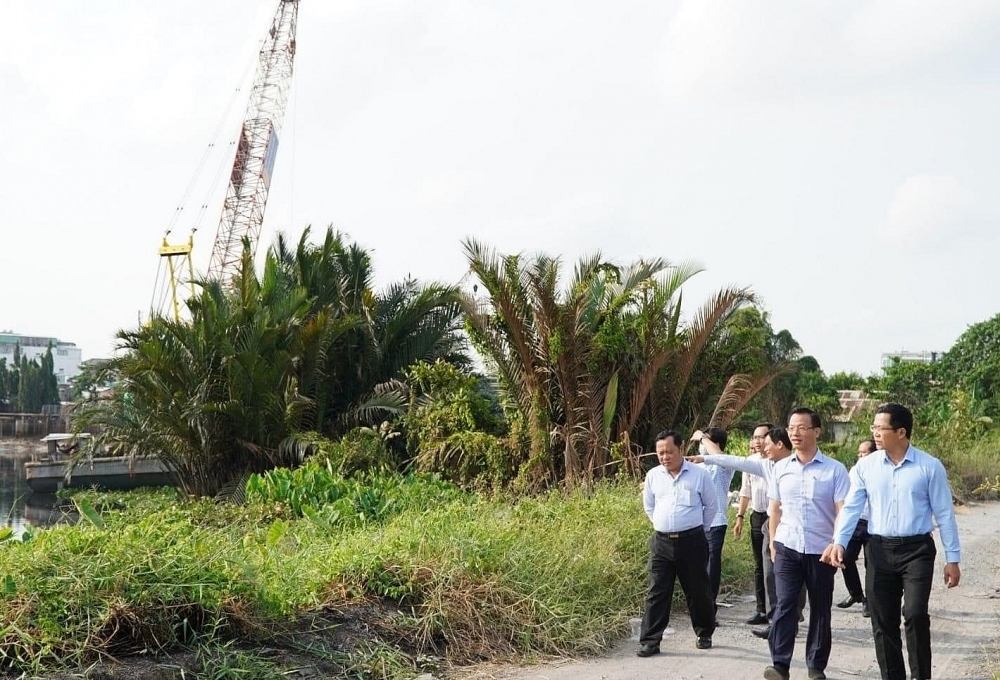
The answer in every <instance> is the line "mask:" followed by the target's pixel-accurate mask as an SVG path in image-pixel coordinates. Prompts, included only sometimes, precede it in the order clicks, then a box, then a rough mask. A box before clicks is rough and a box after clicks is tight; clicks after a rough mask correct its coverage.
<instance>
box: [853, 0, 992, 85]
mask: <svg viewBox="0 0 1000 680" xmlns="http://www.w3.org/2000/svg"><path fill="white" fill-rule="evenodd" d="M998 21H1000V4H998V3H996V2H994V1H993V0H962V1H961V2H953V1H951V0H874V1H869V2H867V3H865V4H864V5H863V6H862V7H860V8H859V9H858V10H857V11H855V12H854V14H853V15H852V16H851V18H850V20H849V21H848V23H847V26H846V33H845V37H846V39H847V43H848V45H849V46H850V48H851V50H852V52H853V56H854V57H855V59H856V60H857V62H858V63H859V64H868V65H869V66H870V67H871V66H874V67H875V68H886V67H894V66H898V65H902V64H906V63H909V62H913V61H917V60H921V59H923V58H925V57H928V56H931V55H933V54H935V53H938V52H945V51H948V50H953V49H959V50H963V51H969V50H971V49H974V48H978V47H979V46H981V45H982V44H983V42H984V41H988V40H989V39H990V38H991V37H995V36H996V34H997V25H998Z"/></svg>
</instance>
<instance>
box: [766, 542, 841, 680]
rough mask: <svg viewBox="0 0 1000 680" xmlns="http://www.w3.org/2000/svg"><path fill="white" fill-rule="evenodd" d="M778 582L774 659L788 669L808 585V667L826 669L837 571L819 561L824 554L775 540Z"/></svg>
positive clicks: (772, 640) (772, 639) (772, 643)
mask: <svg viewBox="0 0 1000 680" xmlns="http://www.w3.org/2000/svg"><path fill="white" fill-rule="evenodd" d="M774 546H775V558H774V577H775V578H774V581H775V587H776V589H777V594H778V602H777V606H776V607H775V609H774V620H773V621H772V622H771V636H770V637H769V638H768V640H767V641H768V644H769V646H770V648H771V661H772V662H773V663H774V665H775V666H783V667H784V668H786V669H787V668H788V667H789V665H790V664H791V662H792V652H793V651H795V633H796V631H797V630H798V628H799V606H798V604H799V596H800V595H801V593H802V586H803V585H805V587H806V591H807V592H808V593H809V632H808V633H807V634H806V666H808V667H809V668H815V669H817V670H820V671H822V670H825V669H826V665H827V663H828V662H829V660H830V647H831V645H832V643H833V634H832V630H831V616H830V607H832V606H833V577H834V576H835V575H836V574H837V570H836V569H835V568H834V567H831V566H830V565H828V564H823V563H822V562H820V561H819V558H820V557H821V555H816V554H812V553H800V552H798V551H796V550H792V549H791V548H786V547H785V546H784V545H782V544H781V543H777V542H775V544H774Z"/></svg>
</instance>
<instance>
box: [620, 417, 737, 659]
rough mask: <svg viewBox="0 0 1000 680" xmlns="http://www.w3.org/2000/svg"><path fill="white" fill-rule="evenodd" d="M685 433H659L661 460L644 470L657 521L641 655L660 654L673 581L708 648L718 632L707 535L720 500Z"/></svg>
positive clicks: (645, 493)
mask: <svg viewBox="0 0 1000 680" xmlns="http://www.w3.org/2000/svg"><path fill="white" fill-rule="evenodd" d="M682 446H684V437H682V436H681V435H680V434H679V433H677V432H674V431H673V430H667V431H665V432H661V433H660V434H658V435H656V457H657V460H659V461H660V464H659V465H657V466H656V467H655V468H653V469H652V470H650V471H649V472H647V473H646V483H645V485H644V486H643V490H642V505H643V508H644V509H645V511H646V516H647V517H649V521H650V522H651V523H652V525H653V530H654V531H653V536H652V537H651V538H650V540H649V566H648V568H649V591H648V594H647V596H646V612H645V614H644V615H643V617H642V630H641V631H640V633H639V644H640V645H641V647H640V648H639V651H638V652H637V654H638V656H652V655H654V654H659V653H660V638H661V636H662V635H663V631H664V630H665V629H666V627H667V624H668V623H670V604H671V601H672V600H673V596H674V582H675V581H680V582H681V588H682V589H683V590H684V596H685V598H686V599H687V605H688V611H689V612H691V625H692V627H693V628H694V633H695V635H696V636H697V640H696V642H695V646H696V647H697V648H698V649H708V648H710V647H711V646H712V633H714V632H715V606H714V603H713V601H712V590H711V586H710V584H709V580H708V540H707V539H706V537H705V535H706V534H707V533H708V530H709V528H710V527H711V526H712V520H713V519H714V517H715V513H716V511H717V510H718V507H719V502H718V500H717V499H716V496H715V489H714V488H713V486H712V478H711V477H710V476H709V474H708V473H707V472H706V471H705V470H704V469H703V468H701V467H700V466H697V465H694V464H692V463H689V462H687V461H686V460H684V452H683V450H682V449H681V447H682Z"/></svg>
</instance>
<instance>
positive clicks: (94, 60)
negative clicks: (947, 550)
mask: <svg viewBox="0 0 1000 680" xmlns="http://www.w3.org/2000/svg"><path fill="white" fill-rule="evenodd" d="M276 6H277V2H276V1H275V0H212V2H204V0H200V1H199V0H173V1H172V2H169V3H165V2H160V1H159V0H157V1H152V0H130V2H128V3H124V2H117V1H111V0H91V1H90V2H87V3H79V2H76V1H75V0H50V1H49V2H45V3H26V2H17V1H16V0H0V12H2V15H3V16H4V17H5V25H7V26H8V27H11V30H10V31H7V32H6V33H5V38H4V40H3V41H0V290H2V291H3V295H2V297H0V330H7V329H10V330H14V331H16V332H19V333H22V334H27V335H49V336H55V337H58V338H60V339H61V340H63V341H69V342H75V343H76V344H77V345H79V346H80V347H81V348H82V350H83V355H84V358H85V359H86V358H93V357H101V356H107V355H109V354H110V353H111V352H112V351H113V348H114V346H115V340H114V335H115V332H116V331H117V330H118V329H120V328H129V327H134V326H135V325H136V324H137V323H138V319H140V318H144V317H145V316H146V315H147V314H148V310H149V308H150V304H151V300H152V298H153V292H154V284H155V280H156V275H157V268H158V266H159V265H160V262H159V258H158V256H157V248H158V246H159V244H160V242H161V240H162V238H163V233H164V231H165V230H166V229H168V228H171V229H172V230H173V231H172V233H171V236H170V238H171V239H173V241H179V240H184V239H186V237H187V233H188V232H189V230H190V229H191V228H192V227H197V228H198V232H197V233H196V234H195V265H196V267H198V268H199V269H201V270H204V269H205V268H206V266H207V262H208V256H209V253H210V252H211V246H212V240H213V238H214V235H215V230H216V227H217V224H218V220H219V214H220V212H221V201H222V196H221V194H220V191H221V189H220V188H219V187H221V186H223V182H224V181H225V178H226V177H227V176H228V166H229V164H231V158H229V157H228V156H227V155H226V153H225V152H226V150H227V149H231V148H232V147H231V142H232V141H233V140H234V139H235V138H236V136H237V134H238V130H239V121H240V120H241V118H242V115H243V109H244V107H245V103H246V96H247V93H248V91H249V90H248V88H247V87H245V86H243V87H242V89H241V90H240V91H239V92H237V88H240V87H241V83H244V82H246V81H247V79H248V78H249V77H250V76H252V73H253V68H254V65H255V59H256V51H257V49H258V47H259V41H260V39H261V38H262V37H263V35H264V32H265V31H266V29H267V27H268V25H269V22H270V17H271V15H272V14H273V12H274V10H275V8H276ZM998 74H1000V3H996V2H993V1H992V0H982V1H979V0H968V1H966V0H959V1H957V2H956V1H955V0H951V1H949V2H945V1H937V0H867V1H863V2H862V1H859V2H842V1H840V0H838V1H836V2H833V1H828V2H823V1H819V2H810V3H802V2H796V1H793V0H789V1H787V2H776V1H771V2H766V1H762V2H754V3H746V2H726V3H723V2H714V1H712V0H680V1H677V0H674V1H672V2H663V1H660V0H657V1H650V2H638V1H629V0H621V1H619V2H614V3H609V2H596V1H592V0H572V1H563V0H548V1H545V2H539V1H538V0H502V1H501V0H497V1H493V2H490V1H486V0H484V1H481V2H459V1H457V0H454V1H446V0H441V1H426V0H424V1H417V0H412V1H411V0H365V1H362V0H302V2H301V8H300V12H299V24H298V41H297V53H296V61H295V74H294V78H293V84H292V89H291V96H290V100H289V107H288V111H287V114H286V117H285V121H284V126H283V129H282V133H281V145H280V147H279V151H278V155H277V161H276V165H275V170H274V179H273V181H272V184H271V193H270V200H269V202H268V206H267V213H266V216H265V222H264V228H263V232H262V235H261V241H260V243H261V248H260V249H259V253H258V254H259V255H261V254H263V252H264V250H265V247H266V246H268V245H270V244H271V243H272V242H273V241H274V238H275V235H276V234H277V233H278V232H284V233H285V234H287V235H288V236H290V237H291V238H292V239H293V240H297V239H298V237H299V236H300V234H301V232H302V229H303V228H304V227H305V226H306V225H310V224H311V225H313V231H314V233H317V232H321V231H322V230H323V229H324V228H325V227H326V226H327V225H331V224H332V225H333V226H334V227H335V228H336V229H339V230H341V231H343V232H344V233H346V234H348V235H349V236H350V237H351V238H353V239H355V240H356V241H357V242H359V243H360V244H362V245H363V246H365V247H367V248H370V249H372V250H373V252H374V262H375V266H376V269H377V275H378V281H379V283H380V284H381V285H384V284H387V283H389V282H391V281H395V280H398V279H401V278H403V277H404V276H407V275H412V276H415V277H417V278H419V279H422V280H435V281H441V282H448V283H456V282H459V281H461V280H462V279H463V276H465V274H466V270H467V263H466V261H465V259H464V256H463V254H462V240H463V239H465V238H467V237H470V236H472V237H475V238H477V239H480V240H482V241H484V242H486V243H489V244H491V245H493V246H494V247H496V248H497V249H498V250H500V251H501V252H521V251H523V252H525V253H535V252H546V253H548V254H551V255H559V256H561V257H562V258H563V259H564V261H565V262H566V264H567V265H571V264H572V263H573V262H574V261H575V260H576V259H577V258H579V257H580V256H582V255H585V254H590V253H593V252H595V251H599V252H601V253H602V254H604V255H605V256H606V257H608V258H611V259H613V260H614V261H617V262H621V263H627V262H630V261H633V260H635V259H638V258H650V257H654V256H656V257H664V258H666V259H668V260H670V261H672V262H681V261H694V262H697V263H699V264H700V265H701V266H703V267H704V271H703V272H702V273H700V274H698V275H697V276H696V277H694V278H693V279H692V280H691V281H690V282H689V283H688V284H687V285H686V286H685V293H684V303H685V309H686V310H687V313H688V314H691V313H693V312H694V310H695V309H696V307H697V306H698V305H700V304H701V302H702V301H704V300H706V299H707V298H708V297H709V295H711V294H712V293H713V292H714V291H716V290H718V289H720V288H722V287H725V286H732V285H737V286H747V287H749V288H751V289H752V290H753V291H754V292H755V293H756V295H757V296H758V298H759V299H760V301H761V304H762V305H763V307H764V308H765V309H766V310H767V311H768V313H769V315H770V319H771V322H772V324H773V325H774V327H775V329H776V330H778V329H782V328H787V329H788V330H790V331H791V332H792V334H793V335H794V336H795V338H796V339H797V340H798V341H799V342H800V344H801V345H802V347H803V350H804V351H805V352H806V353H808V354H811V355H813V356H815V357H816V358H817V359H818V360H819V362H820V365H821V366H822V368H823V369H824V370H825V371H826V372H827V373H831V372H834V371H842V370H843V371H857V372H860V373H862V374H869V373H871V372H874V371H876V370H877V369H878V367H879V362H880V355H881V353H882V352H887V351H897V350H910V351H922V350H934V351H941V350H947V349H948V347H950V346H951V344H952V343H953V342H954V341H955V339H956V338H957V337H958V336H959V335H960V334H961V333H962V332H963V331H964V330H965V329H966V328H967V327H968V326H969V325H970V324H972V323H975V322H977V321H981V320H984V319H986V318H989V317H991V316H993V315H994V314H996V313H997V312H998V311H1000V310H998V306H1000V305H998V303H997V291H998V289H1000V286H998V284H997V282H996V275H995V273H994V272H995V269H994V265H995V263H996V261H997V257H998V254H1000V249H998V246H1000V229H998V227H1000V204H998V202H997V196H998V195H1000V191H998V189H1000V163H998V161H997V159H998V158H1000V131H998V129H1000V125H998V121H1000V75H998ZM213 142H214V146H213V147H212V149H213V150H212V151H211V152H210V153H208V155H207V156H206V149H208V148H209V147H208V145H209V144H210V143H213ZM203 157H205V158H206V161H205V162H204V168H205V169H204V170H203V171H202V172H201V173H200V174H199V173H198V172H197V169H198V167H199V163H201V162H202V159H203ZM220 178H222V180H221V182H220V181H219V180H220ZM202 206H204V208H202Z"/></svg>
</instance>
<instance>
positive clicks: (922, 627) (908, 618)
mask: <svg viewBox="0 0 1000 680" xmlns="http://www.w3.org/2000/svg"><path fill="white" fill-rule="evenodd" d="M936 555H937V548H935V547H934V539H933V538H931V536H930V534H927V535H922V536H905V537H902V538H888V537H883V536H876V535H872V537H871V538H870V539H869V541H868V546H867V547H866V548H865V558H866V559H867V567H866V570H867V573H866V577H867V578H866V583H865V585H866V586H867V590H868V609H869V611H870V612H871V615H872V635H873V637H874V639H875V658H876V659H878V667H879V669H880V670H881V671H882V680H906V678H907V677H910V678H918V680H928V678H930V677H931V619H930V616H929V615H928V613H927V604H928V602H929V600H930V596H931V583H932V581H933V580H934V558H935V556H936ZM901 600H902V605H903V627H904V629H905V630H906V651H907V656H909V658H910V675H909V676H907V675H906V667H905V666H904V665H903V642H902V639H901V637H900V635H899V614H900V611H899V609H900V601H901Z"/></svg>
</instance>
